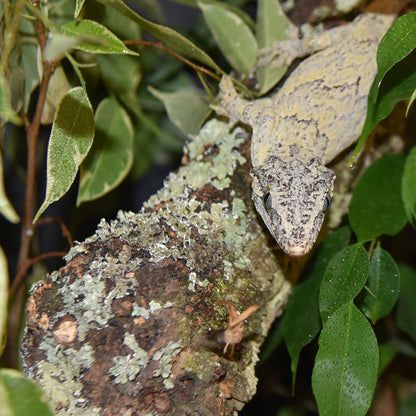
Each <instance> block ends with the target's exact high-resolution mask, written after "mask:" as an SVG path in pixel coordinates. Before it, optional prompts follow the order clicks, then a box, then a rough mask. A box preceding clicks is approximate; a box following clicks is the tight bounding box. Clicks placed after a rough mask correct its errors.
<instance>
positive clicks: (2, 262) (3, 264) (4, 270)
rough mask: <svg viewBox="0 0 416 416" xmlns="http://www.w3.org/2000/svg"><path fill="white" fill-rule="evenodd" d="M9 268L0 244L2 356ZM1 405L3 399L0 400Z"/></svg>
mask: <svg viewBox="0 0 416 416" xmlns="http://www.w3.org/2000/svg"><path fill="white" fill-rule="evenodd" d="M8 290H9V268H8V267H7V257H6V255H5V254H4V251H3V249H2V248H1V246H0V357H1V355H2V354H3V351H4V347H5V346H6V337H7V332H6V330H7V327H6V325H7V308H8V305H7V302H8V299H9V295H8V293H7V291H8ZM0 406H1V401H0Z"/></svg>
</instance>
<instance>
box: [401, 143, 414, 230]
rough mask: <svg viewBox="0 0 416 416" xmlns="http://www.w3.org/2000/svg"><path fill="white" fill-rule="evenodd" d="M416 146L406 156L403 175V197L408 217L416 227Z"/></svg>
mask: <svg viewBox="0 0 416 416" xmlns="http://www.w3.org/2000/svg"><path fill="white" fill-rule="evenodd" d="M415 183H416V146H414V147H412V149H411V150H410V152H409V154H408V155H407V158H406V163H405V165H404V170H403V177H402V199H403V205H404V209H405V211H406V215H407V218H408V220H409V222H410V223H411V224H412V226H413V227H415V228H416V186H415Z"/></svg>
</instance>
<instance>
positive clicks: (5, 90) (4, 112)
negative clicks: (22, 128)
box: [0, 73, 22, 125]
mask: <svg viewBox="0 0 416 416" xmlns="http://www.w3.org/2000/svg"><path fill="white" fill-rule="evenodd" d="M0 117H1V118H3V119H4V120H6V121H10V122H12V123H14V124H17V125H20V124H22V120H21V119H20V117H19V116H18V115H17V114H16V112H15V111H13V109H12V107H11V102H10V91H9V86H8V84H7V82H6V79H5V77H4V74H3V73H0Z"/></svg>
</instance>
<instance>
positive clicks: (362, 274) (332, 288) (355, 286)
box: [319, 244, 369, 322]
mask: <svg viewBox="0 0 416 416" xmlns="http://www.w3.org/2000/svg"><path fill="white" fill-rule="evenodd" d="M368 271H369V260H368V255H367V252H366V251H365V249H364V248H363V247H362V246H361V245H360V244H354V245H352V246H349V247H346V248H344V249H343V250H341V251H340V252H338V253H337V254H336V255H335V256H334V257H332V259H331V261H330V262H329V264H328V267H327V269H326V271H325V274H324V277H323V279H322V283H321V290H320V291H319V310H320V312H321V318H322V321H323V322H325V321H327V320H328V319H329V318H330V317H331V316H332V314H333V313H334V312H335V311H336V310H337V309H338V308H340V307H341V306H342V305H345V304H347V303H349V302H351V301H352V300H353V299H354V298H355V297H356V296H357V295H358V293H360V291H361V289H362V288H363V287H364V285H365V282H366V281H367V278H368Z"/></svg>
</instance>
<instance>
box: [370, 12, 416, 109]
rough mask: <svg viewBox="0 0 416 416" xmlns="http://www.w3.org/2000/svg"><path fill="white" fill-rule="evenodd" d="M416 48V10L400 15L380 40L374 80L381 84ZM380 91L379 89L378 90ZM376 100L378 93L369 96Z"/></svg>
mask: <svg viewBox="0 0 416 416" xmlns="http://www.w3.org/2000/svg"><path fill="white" fill-rule="evenodd" d="M415 48H416V12H413V13H408V14H405V15H403V16H401V17H399V18H398V19H397V20H396V21H395V22H394V23H393V25H392V26H391V28H390V29H389V31H388V32H387V33H386V35H385V36H384V37H383V39H382V40H381V42H380V45H379V47H378V51H377V66H378V73H377V76H376V78H375V80H374V84H375V85H378V86H379V85H380V84H381V83H382V82H383V78H384V77H385V76H386V74H387V72H388V71H390V70H391V69H392V68H393V66H394V65H396V64H397V62H399V61H401V60H402V59H404V58H405V57H406V56H408V55H409V54H410V53H411V52H412V51H413V50H414V49H415ZM377 93H378V90H377ZM369 99H370V102H375V101H376V99H377V94H376V95H375V96H372V95H371V96H370V97H369Z"/></svg>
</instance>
